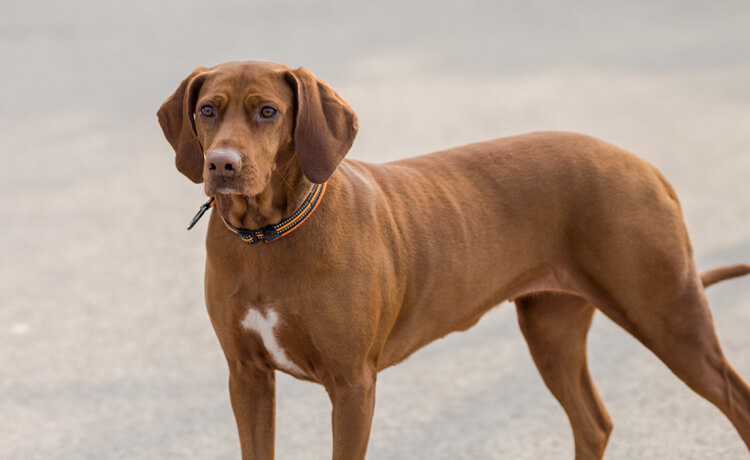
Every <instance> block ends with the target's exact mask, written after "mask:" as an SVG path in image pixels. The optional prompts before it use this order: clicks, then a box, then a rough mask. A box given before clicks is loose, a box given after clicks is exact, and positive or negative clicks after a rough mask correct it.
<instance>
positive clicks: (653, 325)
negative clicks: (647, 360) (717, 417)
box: [596, 270, 750, 449]
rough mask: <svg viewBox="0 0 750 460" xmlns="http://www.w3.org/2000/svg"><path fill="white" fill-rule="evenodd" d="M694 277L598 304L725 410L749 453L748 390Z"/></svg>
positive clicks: (749, 391) (636, 290)
mask: <svg viewBox="0 0 750 460" xmlns="http://www.w3.org/2000/svg"><path fill="white" fill-rule="evenodd" d="M664 271H667V270H664ZM692 273H694V271H692V272H690V273H689V274H688V280H687V281H685V280H684V278H683V280H682V281H680V282H675V283H672V286H680V287H678V288H677V289H674V288H672V289H670V288H668V287H664V288H662V289H653V288H651V289H631V290H629V291H628V292H627V293H625V292H624V291H621V292H620V294H621V296H620V297H616V298H612V299H605V298H602V299H600V300H597V301H596V304H597V306H599V307H600V308H601V310H602V311H603V312H604V313H605V314H607V315H608V316H609V317H610V318H612V319H613V320H614V321H615V322H616V323H618V324H619V325H620V326H622V327H624V328H625V329H626V330H628V331H629V332H630V333H631V334H632V335H633V336H635V337H636V338H637V339H638V340H639V341H641V343H643V344H644V345H646V347H648V348H649V349H650V350H651V351H653V352H654V354H656V356H658V357H659V359H661V360H662V361H663V362H664V364H666V365H667V366H668V367H669V369H670V370H672V372H674V374H675V375H677V377H679V378H680V379H681V380H682V381H683V382H685V383H686V384H687V385H688V386H689V387H690V388H691V389H692V390H693V391H695V392H696V393H698V394H699V395H701V396H703V397H704V398H706V399H707V400H708V401H709V402H711V403H712V404H714V405H715V406H716V407H717V408H718V409H719V410H721V411H722V412H723V413H724V414H725V415H726V416H727V418H729V420H730V421H731V422H732V424H733V425H734V427H735V428H736V429H737V432H738V433H739V435H740V437H741V438H742V439H743V441H744V442H745V444H746V445H747V447H748V448H749V449H750V386H748V384H747V383H746V382H745V381H744V380H743V379H742V377H741V376H740V375H739V374H738V373H737V372H736V371H735V370H734V369H733V368H732V366H731V365H730V364H729V362H728V361H727V359H726V357H725V356H724V353H723V352H722V350H721V346H720V345H719V341H718V339H717V337H716V331H715V330H714V324H713V320H712V319H711V312H710V311H709V308H708V301H707V300H706V297H705V295H704V292H703V287H702V286H701V281H700V280H699V279H698V277H697V276H694V275H692Z"/></svg>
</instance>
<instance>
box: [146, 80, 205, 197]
mask: <svg viewBox="0 0 750 460" xmlns="http://www.w3.org/2000/svg"><path fill="white" fill-rule="evenodd" d="M205 76H206V69H205V68H204V67H198V68H197V69H195V70H194V71H193V73H191V74H190V76H188V77H187V78H186V79H185V80H183V81H182V83H180V86H179V87H178V88H177V89H176V90H175V92H174V93H173V94H172V95H171V96H169V97H168V98H167V100H166V101H164V103H163V104H162V105H161V107H160V108H159V112H157V115H158V117H159V124H160V125H161V129H162V131H164V136H165V137H166V138H167V140H168V141H169V143H170V144H171V145H172V148H173V149H174V151H175V153H176V154H177V156H176V157H175V164H176V165H177V169H178V170H179V171H180V172H181V173H182V174H184V175H186V176H187V177H188V178H189V179H190V180H191V181H193V182H195V183H196V184H199V183H201V182H203V148H202V147H201V144H200V141H199V140H198V137H197V136H196V132H195V119H194V118H193V116H194V114H195V103H196V100H197V99H198V92H199V91H200V87H201V85H202V84H203V81H204V80H205Z"/></svg>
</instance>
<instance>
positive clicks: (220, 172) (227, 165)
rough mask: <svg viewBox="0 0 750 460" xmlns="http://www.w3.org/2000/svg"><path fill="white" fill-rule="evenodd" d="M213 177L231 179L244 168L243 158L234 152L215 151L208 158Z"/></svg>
mask: <svg viewBox="0 0 750 460" xmlns="http://www.w3.org/2000/svg"><path fill="white" fill-rule="evenodd" d="M206 163H208V171H209V173H210V174H211V175H217V176H224V177H231V176H234V175H235V174H237V173H238V172H239V171H240V168H241V167H242V157H240V154H239V153H237V152H235V151H234V150H214V151H212V152H211V153H209V154H208V156H207V157H206Z"/></svg>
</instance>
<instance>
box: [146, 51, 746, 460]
mask: <svg viewBox="0 0 750 460" xmlns="http://www.w3.org/2000/svg"><path fill="white" fill-rule="evenodd" d="M204 105H211V107H214V108H215V110H216V116H215V117H214V118H204V117H203V116H202V115H200V113H199V111H200V110H201V108H202V107H203V106H204ZM266 106H271V107H273V108H274V109H277V111H278V113H277V114H276V115H275V116H274V117H273V118H272V119H265V118H264V117H262V116H261V115H260V112H259V110H260V109H261V108H263V107H266ZM193 117H195V118H194V120H193ZM159 120H160V123H161V126H162V128H163V130H164V133H165V135H166V137H167V139H168V140H169V142H170V143H171V145H172V146H173V147H174V148H175V151H176V153H177V166H178V169H179V170H180V171H182V172H183V173H184V174H185V175H187V176H188V177H189V178H190V179H191V180H193V181H195V182H201V181H203V182H204V186H205V189H206V193H207V194H208V195H210V196H215V197H216V209H215V211H214V212H213V213H212V215H211V218H210V221H209V225H208V235H207V241H206V247H207V259H206V277H205V289H206V303H207V307H208V311H209V315H210V318H211V321H212V323H213V327H214V329H215V331H216V335H217V337H218V339H219V342H220V344H221V347H222V349H223V350H224V353H225V355H226V359H227V362H228V365H229V375H230V379H229V380H230V382H229V389H230V394H231V401H232V406H233V409H234V413H235V416H236V421H237V426H238V430H239V435H240V443H241V446H242V457H243V459H246V460H250V459H256V460H260V459H262V460H269V459H272V458H273V455H274V454H273V452H274V397H275V396H274V395H275V384H274V371H275V370H276V369H277V368H280V367H283V366H279V363H277V362H275V360H274V359H273V356H272V354H271V353H270V352H269V351H268V350H267V349H266V348H265V347H264V342H263V340H262V338H261V337H260V336H259V335H258V334H256V333H255V332H253V331H251V330H248V329H247V328H245V327H243V326H242V322H243V319H244V318H245V317H246V315H247V313H248V311H249V310H250V309H251V308H252V309H255V310H257V311H258V312H260V313H261V314H263V315H265V314H266V313H267V312H268V311H269V310H273V311H274V312H277V313H278V316H279V321H278V323H277V327H276V328H275V329H274V334H275V338H276V339H277V341H278V343H279V344H280V345H281V347H283V350H284V353H285V354H286V356H287V357H288V358H289V360H290V361H291V362H293V363H294V365H295V366H296V368H295V369H290V368H288V366H287V368H286V371H288V372H290V373H292V374H293V375H294V376H295V377H298V378H301V379H304V380H309V381H314V382H317V383H320V384H322V385H323V386H324V387H325V389H326V390H327V392H328V394H329V396H330V398H331V402H332V404H333V459H334V460H361V459H363V458H364V457H365V453H366V450H367V442H368V437H369V433H370V424H371V421H372V415H373V408H374V395H375V381H376V376H377V373H378V371H380V370H382V369H384V368H386V367H388V366H392V365H394V364H396V363H398V362H400V361H402V360H404V359H405V358H407V357H408V356H409V355H410V354H411V353H413V352H414V351H416V350H417V349H419V348H421V347H423V346H424V345H427V344H428V343H430V342H432V341H433V340H435V339H438V338H440V337H443V336H445V335H446V334H449V333H450V332H453V331H457V330H463V329H466V328H468V327H471V326H472V325H473V324H474V323H476V322H477V321H478V320H479V318H480V317H481V316H482V315H483V314H484V313H485V312H487V311H488V310H489V309H491V308H492V307H494V306H495V305H497V304H499V303H500V302H502V301H503V300H515V302H516V305H517V310H518V316H519V323H520V326H521V330H522V331H523V334H524V336H525V338H526V340H527V342H528V344H529V349H530V351H531V354H532V357H533V359H534V361H535V363H536V364H537V367H538V368H539V371H540V373H541V375H542V377H543V378H544V381H545V383H546V384H547V386H548V387H549V388H550V390H551V392H552V393H553V394H554V395H555V397H556V398H557V399H558V400H559V401H560V403H561V405H562V406H563V408H564V409H565V411H566V412H567V414H568V417H569V419H570V423H571V425H572V428H573V434H574V437H575V458H576V459H578V460H584V459H600V458H602V456H603V453H604V448H605V446H606V444H607V439H608V437H609V433H610V430H611V427H612V423H611V421H610V418H609V415H608V414H607V411H606V409H605V408H604V405H603V404H602V401H601V399H600V398H599V396H598V394H597V392H596V389H595V387H594V384H593V382H592V380H591V377H590V375H589V372H588V367H587V364H586V353H585V351H586V333H587V331H588V328H589V326H590V324H591V318H592V316H593V314H594V312H595V311H596V310H597V309H598V310H600V311H602V312H603V313H604V314H605V315H607V316H608V317H609V318H611V319H612V320H613V321H615V322H616V323H617V324H619V325H620V326H622V327H623V328H624V329H625V330H627V331H628V332H630V333H631V334H632V335H633V336H634V337H636V338H637V339H638V340H640V341H641V342H642V343H643V344H644V345H645V346H647V347H648V348H649V349H651V350H652V351H653V352H654V353H655V354H656V355H657V356H658V357H659V358H660V359H661V360H662V361H663V362H664V363H665V364H666V365H667V366H669V368H670V369H671V370H672V371H673V372H674V373H675V374H676V375H677V376H678V377H679V378H681V379H682V380H683V381H684V382H685V383H686V384H687V385H689V386H690V388H692V389H693V390H694V391H695V392H697V393H698V394H700V395H701V396H703V397H704V398H706V399H707V400H709V401H710V402H711V403H713V404H714V405H715V406H716V407H717V408H719V409H720V410H721V411H722V412H723V413H724V414H725V415H726V416H727V417H728V418H729V420H730V421H731V422H732V423H733V424H734V426H735V428H736V429H737V431H738V433H739V434H740V436H741V438H742V439H743V440H744V442H745V444H746V445H748V446H750V388H749V387H748V385H747V383H746V382H745V381H744V380H743V379H742V378H741V377H740V376H739V375H738V374H737V373H736V372H735V371H734V369H733V368H732V367H731V365H730V364H729V363H728V362H727V360H726V358H725V357H724V355H723V353H722V351H721V348H720V346H719V343H718V341H717V338H716V334H715V331H714V327H713V324H712V320H711V314H710V312H709V309H708V303H707V302H706V298H705V296H704V292H703V284H702V283H705V284H706V285H708V284H712V283H715V282H718V281H721V280H722V279H726V278H730V277H734V276H740V275H743V274H745V273H747V272H748V271H750V267H748V266H735V267H728V268H721V269H716V270H713V271H711V272H707V273H706V274H704V276H703V280H701V277H700V276H699V274H698V272H697V271H696V269H695V265H694V262H693V258H692V249H691V246H690V242H689V240H688V235H687V231H686V229H685V225H684V223H683V220H682V215H681V211H680V207H679V204H678V202H677V198H676V196H675V193H674V191H673V190H672V188H671V186H670V185H669V184H668V183H667V182H666V180H665V179H664V178H663V177H662V176H661V174H660V173H659V172H658V171H657V170H656V169H655V168H654V167H653V166H651V165H649V164H648V163H646V162H645V161H643V160H641V159H640V158H638V157H636V156H634V155H632V154H630V153H628V152H626V151H624V150H622V149H619V148H617V147H615V146H612V145H610V144H607V143H605V142H602V141H600V140H597V139H594V138H591V137H587V136H583V135H578V134H569V133H554V132H546V133H534V134H527V135H522V136H516V137H509V138H504V139H498V140H494V141H489V142H482V143H478V144H471V145H467V146H463V147H458V148H453V149H449V150H445V151H441V152H437V153H433V154H430V155H424V156H420V157H415V158H409V159H406V160H401V161H397V162H393V163H387V164H382V165H373V164H368V163H363V162H359V161H352V160H343V161H342V159H343V157H344V155H345V154H346V152H347V151H348V150H349V147H350V146H351V144H352V142H353V140H354V137H355V135H356V132H357V121H356V116H355V114H354V111H353V110H352V109H351V108H350V107H349V106H348V105H347V104H346V103H345V102H344V101H343V100H342V99H341V98H340V97H339V96H338V95H337V94H336V93H335V92H334V91H333V90H332V89H331V88H330V87H328V85H326V84H325V83H323V82H322V81H320V80H318V79H316V78H315V77H314V76H313V75H312V74H311V73H310V72H309V71H307V70H305V69H296V70H292V69H290V68H287V67H285V66H282V65H278V64H273V63H266V62H241V63H228V64H223V65H220V66H217V67H214V68H212V69H204V68H198V69H196V70H195V71H194V72H193V74H191V75H190V76H189V77H188V78H187V79H186V80H185V81H184V82H183V83H182V84H181V85H180V86H179V88H178V89H177V91H176V92H175V93H174V94H173V95H172V96H171V97H170V98H169V99H167V101H165V103H164V104H163V105H162V107H161V109H160V110H159ZM219 150H231V151H232V152H236V155H237V162H236V164H235V166H238V165H239V164H240V160H241V168H235V170H232V171H231V173H232V174H231V176H230V175H226V174H225V175H222V174H219V173H217V172H216V171H213V170H211V169H210V168H209V167H208V166H207V164H208V163H209V162H210V161H211V155H212V152H215V151H219ZM204 155H205V156H206V159H205V161H204ZM233 155H234V153H233ZM325 181H327V183H328V189H327V193H326V195H325V197H324V199H323V201H322V203H321V204H320V205H319V207H318V209H317V211H316V212H315V214H314V215H312V216H311V217H310V218H309V219H308V220H307V221H306V222H305V223H304V224H303V225H302V226H301V227H300V228H299V229H297V230H296V231H295V232H294V233H293V234H291V235H289V236H287V237H284V238H281V239H279V240H276V241H273V242H271V243H269V244H256V245H246V244H243V243H242V242H241V241H240V240H239V239H238V238H237V237H236V236H235V235H233V234H232V233H230V232H229V231H228V230H227V229H226V228H225V226H224V225H223V223H222V222H221V218H222V217H223V218H224V219H226V220H227V221H228V222H230V223H231V224H232V225H234V226H236V227H247V228H260V227H262V226H264V225H267V224H273V223H276V222H278V221H280V220H281V219H282V218H283V217H285V216H288V215H289V214H290V213H292V212H293V211H294V210H295V209H296V208H297V206H299V204H300V203H301V201H302V200H303V198H304V196H305V195H306V194H307V192H308V191H309V190H310V187H311V184H312V183H320V182H325Z"/></svg>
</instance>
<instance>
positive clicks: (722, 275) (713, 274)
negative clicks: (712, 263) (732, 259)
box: [701, 264, 750, 287]
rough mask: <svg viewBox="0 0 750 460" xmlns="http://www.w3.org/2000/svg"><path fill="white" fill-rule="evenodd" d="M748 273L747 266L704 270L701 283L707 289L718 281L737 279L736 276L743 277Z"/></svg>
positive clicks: (749, 267)
mask: <svg viewBox="0 0 750 460" xmlns="http://www.w3.org/2000/svg"><path fill="white" fill-rule="evenodd" d="M748 273H750V265H748V264H739V265H729V266H726V267H719V268H714V269H713V270H706V271H705V272H703V273H701V281H702V282H703V287H709V286H711V285H712V284H716V283H718V282H720V281H724V280H728V279H731V278H737V277H738V276H745V275H747V274H748Z"/></svg>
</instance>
